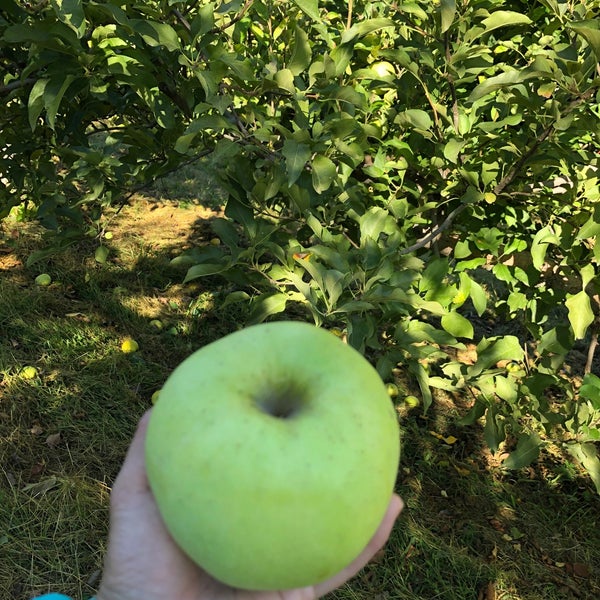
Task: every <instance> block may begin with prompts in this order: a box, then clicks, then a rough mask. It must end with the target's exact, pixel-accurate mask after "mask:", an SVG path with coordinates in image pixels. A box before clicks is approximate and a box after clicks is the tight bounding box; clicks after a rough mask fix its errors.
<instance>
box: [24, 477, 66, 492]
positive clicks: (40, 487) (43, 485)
mask: <svg viewBox="0 0 600 600" xmlns="http://www.w3.org/2000/svg"><path fill="white" fill-rule="evenodd" d="M57 485H58V480H57V479H56V477H48V478H47V479H42V481H38V482H37V483H28V484H27V485H26V486H24V487H23V489H22V491H23V492H31V495H32V496H39V495H41V494H45V493H46V492H47V491H49V490H51V489H52V488H53V487H56V486H57Z"/></svg>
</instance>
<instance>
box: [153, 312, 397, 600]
mask: <svg viewBox="0 0 600 600" xmlns="http://www.w3.org/2000/svg"><path fill="white" fill-rule="evenodd" d="M399 437H400V436H399V428H398V421H397V416H396V412H395V410H394V407H393V405H392V402H391V401H390V398H389V395H388V393H387V390H386V386H385V385H384V384H383V382H382V381H381V379H380V378H379V375H378V374H377V372H376V371H375V369H374V368H373V367H372V366H371V365H370V364H369V363H368V362H367V361H366V360H365V359H364V358H363V357H362V356H361V355H360V354H359V353H358V352H357V351H355V350H354V349H353V348H351V347H350V346H348V345H346V344H344V343H343V342H342V341H341V340H339V339H338V338H336V337H335V336H333V335H332V334H331V333H329V332H327V331H325V330H322V329H318V328H316V327H313V326H312V325H308V324H306V323H297V322H275V323H268V324H262V325H255V326H252V327H249V328H247V329H243V330H241V331H238V332H236V333H233V334H231V335H229V336H226V337H224V338H222V339H221V340H218V341H216V342H213V343H212V344H209V345H208V346H205V347H204V348H202V349H200V350H198V351H197V352H196V353H194V354H192V355H191V356H190V357H189V358H187V359H186V360H185V361H184V362H183V363H181V364H180V365H179V366H178V367H177V368H176V369H175V371H174V372H173V373H172V374H171V376H170V377H169V378H168V379H167V381H166V383H165V385H164V386H163V388H162V389H161V392H160V397H159V399H158V401H157V403H156V405H155V407H154V408H153V411H152V415H151V417H150V423H149V426H148V432H147V437H146V466H147V471H148V478H149V482H150V486H151V489H152V491H153V494H154V497H155V499H156V502H157V505H158V508H159V511H160V513H161V515H162V517H163V520H164V522H165V524H166V526H167V529H168V530H169V532H170V533H171V535H172V537H173V538H174V540H175V541H176V542H177V543H178V545H179V546H180V547H181V548H182V550H183V551H184V552H186V553H187V554H188V555H189V556H190V557H191V558H192V559H193V560H194V561H195V562H196V563H197V564H199V565H200V566H201V567H202V568H203V569H204V570H206V571H207V572H208V573H209V574H211V575H212V576H213V577H215V578H216V579H218V580H220V581H222V582H224V583H226V584H228V585H231V586H233V587H238V588H245V589H254V590H280V589H290V588H296V587H303V586H307V585H312V584H316V583H318V582H320V581H324V580H326V579H328V578H329V577H331V576H332V575H334V574H335V573H337V572H339V571H340V570H341V569H342V568H344V567H345V566H347V565H348V564H349V563H350V562H352V560H353V559H354V558H356V556H358V554H359V553H360V552H361V551H362V550H363V549H364V547H365V546H366V544H367V542H368V541H369V540H370V538H371V537H372V536H373V534H374V533H375V531H376V530H377V528H378V526H379V524H380V522H381V520H382V518H383V515H384V514H385V512H386V509H387V507H388V504H389V501H390V498H391V495H392V492H393V488H394V483H395V479H396V475H397V470H398V460H399V454H400V440H399Z"/></svg>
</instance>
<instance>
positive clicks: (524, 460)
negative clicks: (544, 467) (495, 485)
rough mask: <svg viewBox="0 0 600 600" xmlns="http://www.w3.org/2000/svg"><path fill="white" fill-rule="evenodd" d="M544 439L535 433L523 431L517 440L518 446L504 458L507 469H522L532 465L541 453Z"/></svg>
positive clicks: (504, 466) (504, 465)
mask: <svg viewBox="0 0 600 600" xmlns="http://www.w3.org/2000/svg"><path fill="white" fill-rule="evenodd" d="M541 445H542V440H541V439H540V437H539V436H538V435H537V434H535V433H529V434H527V433H523V434H521V435H520V436H519V439H518V440H517V447H516V448H515V449H514V450H513V451H512V452H511V453H510V454H509V455H508V456H507V457H506V458H505V459H504V461H503V462H502V467H503V468H505V469H522V468H523V467H526V466H528V465H530V464H531V463H532V462H533V461H534V460H536V459H537V457H538V456H539V454H540V447H541Z"/></svg>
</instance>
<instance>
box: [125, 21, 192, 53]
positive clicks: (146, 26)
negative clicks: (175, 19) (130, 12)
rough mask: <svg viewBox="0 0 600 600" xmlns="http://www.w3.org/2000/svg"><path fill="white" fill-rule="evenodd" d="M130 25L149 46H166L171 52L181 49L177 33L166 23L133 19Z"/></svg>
mask: <svg viewBox="0 0 600 600" xmlns="http://www.w3.org/2000/svg"><path fill="white" fill-rule="evenodd" d="M130 24H131V26H132V27H133V29H134V31H135V32H136V33H139V34H140V35H141V36H142V38H143V39H144V41H145V42H146V44H148V46H152V47H156V46H164V47H165V48H166V49H167V50H169V51H170V52H173V51H175V50H179V49H180V48H181V45H180V43H179V37H178V35H177V32H176V31H175V30H174V29H173V28H172V27H171V26H170V25H167V24H166V23H157V22H156V21H146V20H143V19H131V20H130Z"/></svg>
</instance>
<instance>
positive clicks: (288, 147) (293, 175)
mask: <svg viewBox="0 0 600 600" xmlns="http://www.w3.org/2000/svg"><path fill="white" fill-rule="evenodd" d="M281 153H282V154H283V157H284V158H285V170H286V173H287V177H288V186H291V185H293V184H294V183H295V182H296V181H297V180H298V177H300V175H301V174H302V171H304V168H305V167H306V163H307V162H308V161H309V160H310V154H311V151H310V146H309V145H308V144H304V143H302V142H297V141H296V140H285V142H283V148H282V149H281ZM313 169H314V164H313Z"/></svg>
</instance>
